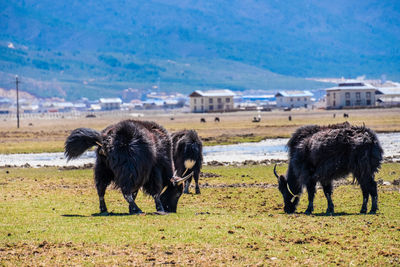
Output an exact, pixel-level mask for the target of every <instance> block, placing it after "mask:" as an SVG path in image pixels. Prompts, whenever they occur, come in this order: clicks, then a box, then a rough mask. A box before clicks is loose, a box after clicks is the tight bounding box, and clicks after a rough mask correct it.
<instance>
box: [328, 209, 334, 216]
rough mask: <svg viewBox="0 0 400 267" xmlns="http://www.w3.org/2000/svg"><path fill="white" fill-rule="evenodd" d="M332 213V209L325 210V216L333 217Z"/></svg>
mask: <svg viewBox="0 0 400 267" xmlns="http://www.w3.org/2000/svg"><path fill="white" fill-rule="evenodd" d="M333 213H334V210H333V209H329V208H328V209H327V210H326V214H327V215H333Z"/></svg>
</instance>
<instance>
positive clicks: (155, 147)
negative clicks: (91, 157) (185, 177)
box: [65, 120, 183, 214]
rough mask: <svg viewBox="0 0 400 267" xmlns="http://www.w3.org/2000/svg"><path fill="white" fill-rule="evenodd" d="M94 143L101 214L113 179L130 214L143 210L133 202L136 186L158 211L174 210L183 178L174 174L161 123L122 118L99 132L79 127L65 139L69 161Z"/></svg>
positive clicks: (165, 135)
mask: <svg viewBox="0 0 400 267" xmlns="http://www.w3.org/2000/svg"><path fill="white" fill-rule="evenodd" d="M92 146H97V149H96V164H95V167H94V178H95V183H96V188H97V193H98V195H99V201H100V213H107V207H106V203H105V201H104V195H105V192H106V188H107V186H108V185H109V184H110V183H111V182H113V183H114V184H115V186H116V187H118V188H120V189H121V192H122V194H123V196H124V198H125V199H126V201H127V202H128V203H129V213H130V214H139V213H142V211H141V210H140V208H139V207H138V206H137V205H136V203H135V198H136V195H137V193H138V191H139V189H141V188H142V189H143V191H144V192H145V193H147V194H149V195H151V196H152V197H153V198H154V201H155V205H156V209H157V211H158V212H159V213H163V212H176V208H177V204H178V200H179V197H180V196H181V194H182V190H183V185H182V183H183V181H182V180H181V179H179V178H177V177H175V176H174V167H173V161H172V142H171V138H170V136H169V134H168V132H167V131H166V130H165V129H164V128H163V127H162V126H160V125H158V124H156V123H154V122H148V121H135V120H125V121H121V122H119V123H117V124H114V125H111V126H109V127H107V128H105V129H104V130H103V131H102V132H101V133H100V132H98V131H96V130H93V129H89V128H78V129H75V130H73V131H72V133H71V134H70V136H68V138H67V140H66V141H65V156H66V157H67V159H68V160H70V159H74V158H77V157H79V156H80V155H82V154H83V153H84V152H85V151H86V150H87V149H89V148H90V147H92Z"/></svg>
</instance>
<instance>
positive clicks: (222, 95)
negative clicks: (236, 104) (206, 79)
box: [189, 89, 235, 112]
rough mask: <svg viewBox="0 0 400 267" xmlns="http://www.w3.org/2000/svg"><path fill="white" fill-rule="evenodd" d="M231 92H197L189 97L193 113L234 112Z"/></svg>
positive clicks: (232, 93) (233, 94)
mask: <svg viewBox="0 0 400 267" xmlns="http://www.w3.org/2000/svg"><path fill="white" fill-rule="evenodd" d="M234 96H235V93H234V92H232V91H231V90H227V89H225V90H210V91H200V90H196V91H194V92H193V93H191V94H190V95H189V98H190V110H191V112H214V111H229V110H233V97H234Z"/></svg>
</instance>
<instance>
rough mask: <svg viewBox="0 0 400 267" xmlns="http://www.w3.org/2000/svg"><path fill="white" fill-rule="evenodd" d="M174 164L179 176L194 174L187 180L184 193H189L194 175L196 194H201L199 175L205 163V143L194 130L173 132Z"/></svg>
mask: <svg viewBox="0 0 400 267" xmlns="http://www.w3.org/2000/svg"><path fill="white" fill-rule="evenodd" d="M172 143H173V153H174V164H175V168H176V170H177V175H178V176H186V175H188V174H192V175H191V176H190V178H189V179H188V180H187V181H186V182H185V189H184V191H183V192H184V193H185V194H188V193H189V186H190V183H191V181H192V176H193V178H194V181H195V183H196V186H195V190H196V194H200V187H199V176H200V169H201V166H202V164H203V144H202V142H201V140H200V138H199V136H198V135H197V133H196V131H194V130H183V131H179V132H176V133H173V134H172Z"/></svg>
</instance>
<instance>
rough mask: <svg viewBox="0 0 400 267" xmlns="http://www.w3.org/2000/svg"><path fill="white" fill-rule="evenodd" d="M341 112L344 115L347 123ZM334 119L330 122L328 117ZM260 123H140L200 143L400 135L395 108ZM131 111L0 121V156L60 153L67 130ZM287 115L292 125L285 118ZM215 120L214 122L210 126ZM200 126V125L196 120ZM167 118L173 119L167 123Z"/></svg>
mask: <svg viewBox="0 0 400 267" xmlns="http://www.w3.org/2000/svg"><path fill="white" fill-rule="evenodd" d="M343 112H346V113H349V115H350V117H349V118H348V119H344V118H343ZM334 113H335V114H336V117H335V118H333V114H334ZM260 114H261V122H259V123H253V122H252V118H253V117H254V116H257V115H258V113H257V112H235V113H223V114H217V113H216V114H191V113H180V114H174V113H168V112H158V113H154V112H153V113H150V112H146V113H144V116H143V117H140V118H138V119H140V120H154V121H156V122H158V123H160V124H161V125H163V126H164V127H165V128H166V129H167V130H169V131H178V130H182V129H195V130H197V131H198V133H199V135H200V136H201V137H202V139H203V141H204V142H205V144H206V145H215V144H229V143H240V142H254V141H260V140H262V139H265V138H275V137H289V136H290V135H291V133H292V132H293V131H294V130H295V129H296V128H298V127H300V126H302V125H305V124H324V125H326V124H331V123H338V122H344V121H345V120H347V121H349V122H350V123H354V124H358V125H362V124H363V123H365V125H366V126H368V127H370V128H372V129H373V130H375V131H377V132H393V131H400V109H366V110H346V111H325V110H307V111H305V110H293V111H290V112H283V111H272V112H262V113H260ZM134 115H135V114H131V113H128V112H126V113H109V114H102V115H97V117H96V118H86V117H85V114H82V115H81V116H73V117H70V116H68V115H67V114H65V116H62V115H59V116H55V115H54V114H52V115H45V116H44V117H43V118H41V117H38V116H37V117H26V118H22V119H21V127H20V128H19V129H17V127H16V119H15V118H9V117H0V154H5V153H29V152H56V151H63V146H64V141H65V138H66V137H67V136H68V134H69V133H70V131H71V130H73V129H75V128H78V127H89V128H94V129H97V130H101V129H103V128H105V127H106V126H108V125H110V124H112V123H115V122H118V121H120V120H123V119H134V118H137V117H136V116H134ZM289 115H291V116H292V121H289V120H288V116H289ZM216 116H218V117H219V118H220V122H219V123H218V122H214V118H215V117H216ZM202 117H203V118H205V119H206V121H207V122H206V123H200V118H202ZM171 118H173V120H172V119H171Z"/></svg>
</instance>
